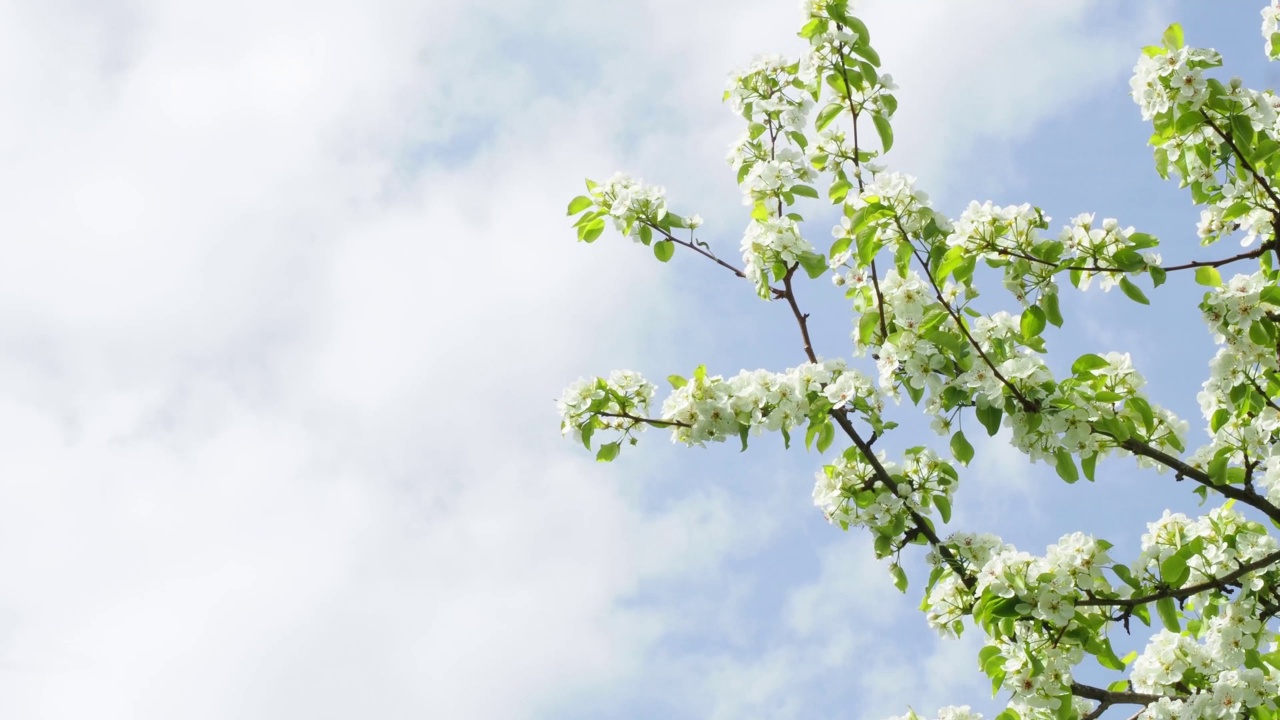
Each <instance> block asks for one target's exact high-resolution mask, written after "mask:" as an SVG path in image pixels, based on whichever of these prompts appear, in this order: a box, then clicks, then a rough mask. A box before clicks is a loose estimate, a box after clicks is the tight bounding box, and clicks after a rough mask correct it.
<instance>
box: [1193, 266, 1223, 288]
mask: <svg viewBox="0 0 1280 720" xmlns="http://www.w3.org/2000/svg"><path fill="white" fill-rule="evenodd" d="M1196 282H1198V283H1200V284H1201V285H1205V286H1207V287H1222V273H1220V272H1218V268H1211V267H1201V268H1196Z"/></svg>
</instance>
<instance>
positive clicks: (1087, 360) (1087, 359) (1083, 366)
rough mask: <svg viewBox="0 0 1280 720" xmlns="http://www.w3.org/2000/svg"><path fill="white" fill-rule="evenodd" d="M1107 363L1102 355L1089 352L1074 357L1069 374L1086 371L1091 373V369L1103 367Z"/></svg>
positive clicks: (1082, 373) (1081, 373)
mask: <svg viewBox="0 0 1280 720" xmlns="http://www.w3.org/2000/svg"><path fill="white" fill-rule="evenodd" d="M1107 365H1108V363H1107V361H1106V360H1104V359H1102V357H1100V356H1098V355H1094V354H1093V353H1089V354H1087V355H1081V356H1080V357H1078V358H1076V361H1075V362H1074V363H1072V364H1071V374H1072V375H1077V376H1079V375H1084V374H1085V373H1088V374H1090V375H1092V374H1093V373H1092V372H1091V371H1093V370H1097V369H1099V368H1104V367H1106V366H1107Z"/></svg>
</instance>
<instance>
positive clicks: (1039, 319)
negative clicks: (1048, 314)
mask: <svg viewBox="0 0 1280 720" xmlns="http://www.w3.org/2000/svg"><path fill="white" fill-rule="evenodd" d="M1021 324H1022V339H1023V340H1030V339H1032V338H1035V337H1039V336H1040V333H1042V332H1044V327H1045V314H1044V310H1041V309H1040V308H1039V307H1037V306H1035V305H1032V306H1031V307H1029V308H1027V309H1026V310H1023V311H1022V321H1021Z"/></svg>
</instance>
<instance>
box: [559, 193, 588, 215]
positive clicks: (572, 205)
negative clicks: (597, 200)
mask: <svg viewBox="0 0 1280 720" xmlns="http://www.w3.org/2000/svg"><path fill="white" fill-rule="evenodd" d="M592 204H593V203H592V200H591V198H589V197H587V196H585V195H579V196H578V197H576V198H574V199H572V200H570V201H569V212H567V213H565V214H566V215H577V214H578V213H580V212H582V211H583V210H586V209H587V208H589V207H591V205H592Z"/></svg>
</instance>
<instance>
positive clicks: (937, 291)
mask: <svg viewBox="0 0 1280 720" xmlns="http://www.w3.org/2000/svg"><path fill="white" fill-rule="evenodd" d="M893 221H894V224H896V225H897V226H898V232H900V233H902V242H905V243H909V242H911V241H910V240H909V239H908V238H907V231H906V229H905V228H903V227H902V221H901V220H900V219H899V218H898V216H897V215H896V214H895V215H894V216H893ZM911 254H912V255H914V256H915V258H916V261H918V262H919V263H920V267H921V268H923V269H924V276H925V277H926V278H928V280H929V285H930V286H931V287H932V288H933V294H934V295H935V296H936V297H937V298H938V303H939V304H941V305H942V307H943V309H945V310H946V311H947V314H948V315H950V316H951V319H952V320H954V321H955V324H956V327H957V328H959V330H960V333H961V334H962V335H964V337H965V339H966V340H968V341H969V344H970V345H972V346H973V349H974V350H976V351H977V352H978V356H979V357H981V358H982V362H984V363H986V365H987V367H988V368H990V369H991V372H992V373H993V374H994V375H995V376H996V379H998V380H999V381H1000V382H1001V383H1002V384H1003V385H1004V386H1005V387H1007V388H1009V391H1010V392H1012V393H1013V396H1014V397H1015V398H1017V400H1018V404H1020V405H1022V409H1023V410H1025V411H1027V412H1036V411H1038V410H1039V409H1040V408H1039V407H1037V406H1036V404H1035V403H1033V402H1031V401H1030V400H1028V399H1027V396H1026V395H1023V394H1022V391H1021V390H1019V389H1018V388H1017V387H1016V386H1015V385H1014V384H1013V383H1012V382H1010V381H1009V379H1008V378H1006V377H1005V376H1004V375H1003V374H1002V373H1001V372H1000V370H999V369H998V368H996V366H995V363H993V362H991V358H989V357H987V353H986V352H985V351H983V349H982V346H981V345H979V344H978V341H977V340H974V339H973V335H971V334H970V333H969V328H967V327H965V324H964V319H963V318H961V317H960V313H958V312H956V311H955V309H954V308H952V307H951V303H949V302H947V300H946V298H944V297H943V296H942V288H940V287H938V281H937V280H935V279H934V277H933V273H932V272H931V271H930V270H929V263H928V262H926V261H925V259H924V258H922V257H920V252H919V251H918V250H917V249H916V246H915V245H912V246H911ZM881 312H883V310H882V311H881Z"/></svg>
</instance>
